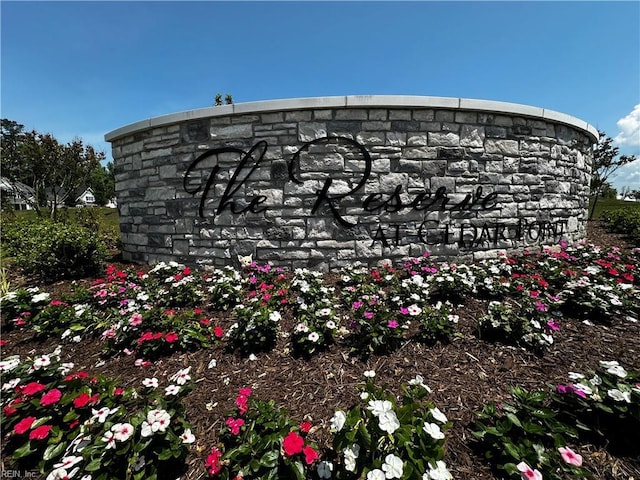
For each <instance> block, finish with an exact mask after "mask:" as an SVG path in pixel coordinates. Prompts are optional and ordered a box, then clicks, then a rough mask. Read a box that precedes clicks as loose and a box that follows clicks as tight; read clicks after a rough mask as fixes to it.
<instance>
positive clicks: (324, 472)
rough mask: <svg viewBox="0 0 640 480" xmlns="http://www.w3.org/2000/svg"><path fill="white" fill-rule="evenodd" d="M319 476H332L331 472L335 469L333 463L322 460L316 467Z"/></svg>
mask: <svg viewBox="0 0 640 480" xmlns="http://www.w3.org/2000/svg"><path fill="white" fill-rule="evenodd" d="M316 471H317V472H318V477H319V478H323V479H324V478H331V472H332V471H333V463H331V462H327V461H326V460H322V461H321V462H320V463H318V466H317V467H316Z"/></svg>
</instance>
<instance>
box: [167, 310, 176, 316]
mask: <svg viewBox="0 0 640 480" xmlns="http://www.w3.org/2000/svg"><path fill="white" fill-rule="evenodd" d="M164 314H165V315H167V316H169V317H171V316H173V315H175V314H176V311H175V310H165V311H164Z"/></svg>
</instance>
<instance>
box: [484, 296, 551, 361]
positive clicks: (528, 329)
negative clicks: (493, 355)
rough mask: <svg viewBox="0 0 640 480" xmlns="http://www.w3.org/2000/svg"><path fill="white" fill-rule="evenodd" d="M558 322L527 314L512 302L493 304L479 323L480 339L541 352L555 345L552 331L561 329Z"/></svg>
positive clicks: (491, 303) (495, 302)
mask: <svg viewBox="0 0 640 480" xmlns="http://www.w3.org/2000/svg"><path fill="white" fill-rule="evenodd" d="M559 328H560V327H559V324H558V322H557V321H555V320H553V319H551V318H549V319H548V320H546V321H545V320H544V319H538V318H536V316H535V314H533V315H532V314H531V313H529V314H527V312H526V310H524V309H523V306H522V305H521V304H519V303H517V302H515V301H513V300H505V301H504V302H499V301H495V300H494V301H491V302H490V303H489V309H488V312H487V314H486V315H484V316H482V317H481V318H480V319H479V320H478V330H479V334H480V337H481V338H484V339H486V340H490V341H501V342H505V343H507V344H512V345H521V346H523V347H526V348H529V349H532V350H534V351H538V352H542V351H544V350H545V349H547V348H549V347H550V346H551V345H552V344H553V335H552V334H553V332H554V331H556V330H558V329H559Z"/></svg>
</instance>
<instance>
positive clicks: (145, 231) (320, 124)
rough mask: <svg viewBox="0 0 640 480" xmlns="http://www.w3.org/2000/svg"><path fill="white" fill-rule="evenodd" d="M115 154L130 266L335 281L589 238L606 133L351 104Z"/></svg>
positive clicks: (535, 114) (232, 109)
mask: <svg viewBox="0 0 640 480" xmlns="http://www.w3.org/2000/svg"><path fill="white" fill-rule="evenodd" d="M105 138H106V140H107V141H110V142H111V143H112V147H113V158H114V161H115V171H116V194H117V200H118V208H119V210H120V228H121V232H122V244H123V255H124V258H125V259H127V260H133V261H136V262H143V263H153V262H156V261H168V260H176V261H179V262H183V263H188V264H201V265H224V264H229V263H230V262H236V261H237V257H238V256H247V255H251V256H252V258H253V259H254V260H256V261H259V262H265V261H272V262H273V263H275V264H277V265H282V266H288V267H300V266H308V267H312V268H316V269H319V270H327V269H331V268H334V267H338V266H342V265H344V264H347V263H351V262H353V261H355V260H360V261H362V262H364V263H367V264H369V265H373V264H376V263H378V262H379V261H381V260H392V261H396V260H401V259H403V258H406V257H408V256H418V255H421V254H422V253H424V252H425V251H429V252H431V254H432V255H435V256H437V257H454V258H456V259H463V258H464V259H469V258H471V259H478V258H486V257H490V256H495V255H497V254H498V252H501V251H517V250H523V249H532V248H538V247H539V246H540V245H544V244H554V243H557V242H558V241H559V240H561V239H564V240H568V241H575V240H579V239H581V238H583V237H584V234H585V228H586V218H587V204H588V196H589V181H590V176H591V163H592V153H591V152H592V145H593V144H594V143H595V142H596V141H597V131H596V130H595V129H594V128H593V127H592V126H590V125H588V124H587V123H585V122H583V121H581V120H578V119H576V118H574V117H570V116H568V115H564V114H561V113H558V112H553V111H549V110H544V109H541V108H536V107H529V106H524V105H516V104H510V103H502V102H490V101H482V100H470V99H458V98H438V97H403V96H399V97H398V96H371V97H368V96H354V97H351V96H347V97H325V98H311V99H291V100H277V101H267V102H255V103H245V104H236V105H227V106H219V107H210V108H205V109H201V110H192V111H188V112H183V113H178V114H172V115H166V116H163V117H157V118H153V119H150V120H145V121H142V122H138V123H135V124H132V125H129V126H126V127H123V128H120V129H118V130H115V131H113V132H111V133H109V134H107V135H106V137H105Z"/></svg>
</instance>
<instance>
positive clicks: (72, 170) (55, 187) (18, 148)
mask: <svg viewBox="0 0 640 480" xmlns="http://www.w3.org/2000/svg"><path fill="white" fill-rule="evenodd" d="M0 125H1V129H0V135H1V136H0V145H2V151H1V155H2V157H1V158H2V175H3V176H4V177H6V178H7V180H8V181H9V183H12V184H13V185H17V184H18V183H24V184H26V185H28V186H30V187H32V188H33V190H34V195H33V197H32V198H30V199H26V200H27V201H28V202H29V203H30V204H31V206H32V208H33V209H34V210H35V211H36V212H37V214H38V215H40V216H41V215H42V207H45V206H47V205H48V204H50V205H51V218H54V219H55V218H56V215H57V209H58V205H60V204H63V203H64V202H65V201H66V200H67V198H68V197H69V196H71V195H73V194H75V192H76V190H77V189H78V187H80V186H84V185H87V184H88V181H89V175H90V173H91V172H92V171H93V169H95V168H96V166H99V165H100V161H101V160H104V158H105V154H104V153H103V152H96V151H95V150H94V148H93V147H92V146H90V145H87V146H85V145H84V144H83V143H82V140H80V139H74V140H73V141H71V142H69V143H67V144H64V145H63V144H60V143H59V142H58V140H56V139H55V138H54V137H53V136H52V135H50V134H48V133H45V134H42V133H38V132H36V131H35V130H34V131H31V132H24V126H22V125H20V124H19V123H17V122H14V121H12V120H7V119H2V120H1V122H0Z"/></svg>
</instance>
